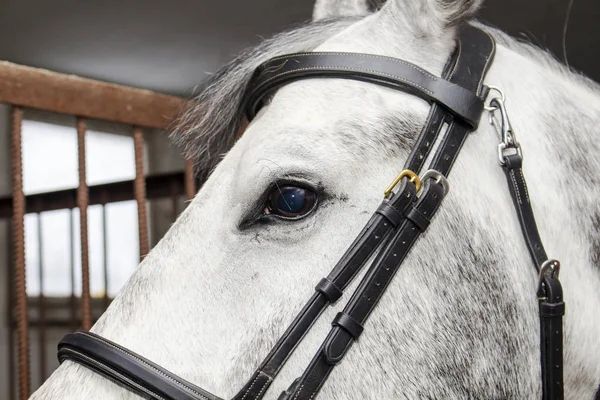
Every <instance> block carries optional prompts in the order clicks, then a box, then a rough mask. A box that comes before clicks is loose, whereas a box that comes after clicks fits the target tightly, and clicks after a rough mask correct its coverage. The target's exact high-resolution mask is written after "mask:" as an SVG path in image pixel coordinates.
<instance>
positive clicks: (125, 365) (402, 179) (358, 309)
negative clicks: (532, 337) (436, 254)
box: [58, 25, 564, 400]
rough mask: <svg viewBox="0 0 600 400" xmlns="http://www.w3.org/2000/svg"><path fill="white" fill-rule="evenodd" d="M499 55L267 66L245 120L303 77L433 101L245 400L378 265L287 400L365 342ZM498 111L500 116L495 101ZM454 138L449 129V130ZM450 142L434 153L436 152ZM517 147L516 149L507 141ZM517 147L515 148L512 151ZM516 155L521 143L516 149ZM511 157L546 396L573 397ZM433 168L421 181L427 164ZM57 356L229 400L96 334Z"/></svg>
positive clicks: (467, 45)
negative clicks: (437, 70) (530, 266)
mask: <svg viewBox="0 0 600 400" xmlns="http://www.w3.org/2000/svg"><path fill="white" fill-rule="evenodd" d="M494 52H495V44H494V41H493V39H492V38H491V37H490V36H489V35H488V34H487V33H486V32H484V31H482V30H480V29H478V28H475V27H473V26H470V25H468V26H465V27H464V28H463V29H462V30H461V31H460V33H459V40H458V43H457V46H456V49H455V50H454V52H453V54H452V56H451V57H450V59H449V60H448V62H447V64H446V66H445V68H444V71H443V74H442V77H437V76H434V75H432V74H430V73H429V72H427V71H425V70H423V69H422V68H420V67H418V66H416V65H413V64H411V63H408V62H406V61H403V60H398V59H394V58H390V57H383V56H378V55H370V54H355V53H318V52H311V53H299V54H291V55H286V56H281V57H276V58H273V59H271V60H269V61H267V62H265V63H264V64H262V65H261V66H260V67H259V68H258V69H257V71H256V73H255V75H254V78H253V80H252V81H251V83H250V84H249V87H248V90H247V95H246V102H245V112H246V115H247V116H248V119H249V120H252V118H253V117H254V116H255V114H256V113H257V111H258V109H259V108H260V107H261V105H262V103H263V102H264V101H265V98H266V97H267V96H268V95H271V94H273V92H274V91H275V90H277V89H278V88H279V87H281V86H283V85H285V84H287V83H290V82H294V81H298V80H300V79H309V78H343V79H353V80H360V81H365V82H370V83H374V84H378V85H383V86H386V87H390V88H393V89H397V90H401V91H404V92H409V93H411V94H414V95H416V96H419V97H421V98H423V99H425V100H427V101H429V102H430V103H431V109H430V112H429V115H428V118H427V121H426V122H425V125H424V126H423V128H422V131H421V133H420V135H419V137H418V139H417V142H416V145H415V146H414V148H413V149H412V151H411V153H410V155H409V157H408V160H407V161H406V164H405V166H404V169H403V171H402V172H401V173H400V174H399V176H398V177H397V179H396V180H395V181H394V182H393V183H392V185H390V187H389V188H388V189H387V190H386V191H385V198H384V200H383V202H382V203H381V205H380V206H379V207H378V208H377V210H376V211H375V213H374V214H373V216H372V217H371V218H370V220H369V221H368V223H367V224H366V225H365V227H364V228H363V229H362V231H361V232H360V234H359V235H358V236H357V238H356V239H355V240H354V242H353V243H352V245H351V246H350V247H349V248H348V250H347V251H346V252H345V253H344V255H343V256H342V257H341V259H340V260H339V261H338V263H337V264H336V265H335V267H334V268H333V270H332V271H331V272H330V273H329V275H328V276H327V277H326V278H323V279H321V280H320V281H319V282H318V284H317V285H316V287H315V293H314V294H313V295H312V297H311V298H310V299H309V300H308V302H307V303H306V304H305V305H304V307H303V308H302V310H301V311H300V312H299V313H298V315H297V316H296V318H295V319H294V321H293V322H292V323H291V325H290V326H289V327H288V329H287V330H286V331H285V333H284V334H283V335H282V336H281V338H280V339H279V340H278V341H277V343H276V344H275V346H274V347H273V348H272V349H271V351H270V353H269V354H268V355H267V356H266V358H265V359H264V360H263V362H262V363H261V364H260V366H259V367H258V368H257V369H256V371H255V372H254V374H253V375H252V376H251V377H250V379H249V380H248V382H247V383H246V385H245V386H244V387H243V388H242V389H241V390H240V391H239V393H238V394H237V395H235V396H234V398H233V399H234V400H257V399H261V398H262V397H263V396H264V395H265V393H266V391H267V389H268V388H269V386H270V384H271V383H272V382H273V379H275V377H276V376H277V374H278V373H279V371H280V370H281V368H282V366H283V365H284V364H285V362H286V361H287V359H288V358H289V356H290V355H291V353H292V352H293V351H294V349H295V348H296V347H297V346H298V344H299V343H300V341H301V340H302V338H303V337H304V336H305V335H306V333H307V332H308V331H309V330H310V328H311V326H312V325H313V323H314V322H315V321H316V320H317V319H318V318H319V316H320V315H321V313H322V312H323V311H324V310H325V308H326V307H327V306H328V305H330V304H333V303H335V302H336V301H337V300H338V299H339V298H340V297H341V296H342V293H343V290H344V289H345V288H346V287H347V286H348V284H349V283H350V282H351V281H352V279H353V278H354V277H355V276H356V275H357V274H358V272H359V271H360V270H361V269H362V268H363V267H364V266H365V265H366V264H367V261H368V260H369V259H370V258H371V257H372V256H373V255H375V254H376V253H377V254H376V256H375V258H374V260H373V262H372V263H371V264H370V266H369V269H368V271H367V272H366V274H365V275H364V277H363V279H362V281H361V282H360V284H359V285H358V288H357V289H356V290H355V292H354V294H353V295H352V297H351V299H350V300H349V301H348V303H347V304H346V306H345V308H344V310H343V311H342V312H340V313H338V314H337V316H336V317H335V318H334V320H333V321H332V329H331V331H330V332H329V334H328V336H327V337H326V339H325V340H324V342H323V344H322V345H321V347H320V348H319V349H318V351H317V352H316V354H315V356H314V357H313V359H312V360H311V362H310V364H309V365H308V367H307V368H306V370H305V371H304V373H303V374H302V376H301V377H299V378H298V379H296V380H295V381H294V382H293V383H292V384H291V386H290V387H289V389H288V390H287V391H285V392H283V393H282V394H281V395H280V397H279V398H280V399H281V400H300V399H305V400H307V399H313V398H314V397H315V396H316V394H317V393H318V392H319V390H320V389H321V387H322V385H323V383H324V382H325V380H326V379H327V377H328V376H329V374H330V373H331V371H332V370H333V368H334V367H335V366H336V365H337V364H338V363H339V362H340V361H341V360H342V359H343V357H344V355H345V354H346V353H347V351H348V349H349V348H350V346H351V345H352V343H353V342H354V341H356V340H357V339H358V338H359V337H360V335H361V333H362V331H363V327H364V325H365V324H366V322H367V319H368V317H369V315H370V314H371V312H372V311H373V309H374V308H375V307H376V305H377V303H378V301H379V299H380V298H381V296H382V295H383V293H384V292H385V290H386V288H387V286H388V285H389V283H390V282H391V281H392V279H393V277H394V275H395V274H396V272H397V271H398V269H399V268H400V265H401V264H402V261H403V260H404V259H405V257H406V256H407V254H408V253H409V251H410V249H411V248H412V246H413V245H414V243H415V242H416V241H417V239H418V238H419V236H420V235H421V234H422V233H423V232H424V231H425V230H427V228H428V226H429V224H430V222H431V220H432V218H433V216H434V215H435V213H436V211H437V210H438V209H439V207H440V205H441V203H442V200H443V199H444V196H445V195H446V193H447V192H448V182H447V180H446V178H447V177H448V174H449V173H450V170H451V168H452V165H453V163H454V161H455V160H456V158H457V156H458V154H459V152H460V149H461V148H462V145H463V143H464V141H465V139H466V137H467V136H468V134H469V133H470V132H471V131H473V130H475V129H477V126H478V123H479V120H480V118H481V115H482V113H483V111H484V100H485V98H486V97H487V95H488V92H489V88H488V87H486V86H484V85H483V79H484V77H485V75H486V72H487V70H488V68H489V66H490V64H491V62H492V59H493V57H494ZM491 106H492V108H493V107H496V108H497V109H498V108H500V106H501V104H499V103H498V101H496V104H495V105H494V104H493V102H492V104H491ZM445 126H446V127H447V129H446V130H445V131H444V129H443V128H444V127H445ZM436 142H439V145H438V146H436V150H435V151H434V152H433V153H432V149H433V148H434V143H436ZM507 143H508V146H509V147H511V142H507ZM505 147H506V146H505ZM512 147H513V150H514V149H515V148H516V149H517V150H518V146H516V145H514V143H513V144H512ZM504 150H510V149H506V148H503V149H501V152H500V154H501V157H503V158H501V160H502V161H503V162H502V167H503V169H504V171H505V173H506V177H507V181H508V185H509V188H510V193H511V195H512V198H513V201H514V205H515V208H516V210H517V215H518V218H519V222H520V223H521V227H522V231H523V235H524V237H525V240H526V243H527V247H528V249H529V251H530V253H531V257H532V259H533V263H534V266H535V268H536V270H537V271H538V272H539V283H538V299H539V317H540V353H541V371H542V391H543V396H542V398H543V399H545V400H560V399H562V398H563V371H562V368H563V362H562V316H563V315H564V302H563V299H562V288H561V285H560V282H559V281H558V269H559V264H558V261H556V260H549V259H548V257H547V256H546V253H545V251H544V248H543V246H542V242H541V239H540V236H539V233H538V230H537V227H536V223H535V219H534V215H533V210H532V208H531V204H530V202H529V196H528V194H527V187H526V184H525V179H524V175H523V171H522V169H521V164H522V155H521V153H520V152H519V151H507V152H506V153H504V152H503V151H504ZM428 159H431V162H430V164H429V166H428V170H427V171H426V172H424V173H423V174H421V176H420V177H419V173H421V171H422V170H423V169H424V164H425V162H426V160H428ZM58 357H59V360H60V361H61V362H63V361H65V360H70V361H74V362H76V363H79V364H82V365H84V366H86V367H88V368H90V369H91V370H93V371H95V372H97V373H99V374H102V375H104V376H105V377H107V378H109V379H111V380H113V381H114V382H116V383H118V384H120V385H122V386H124V387H126V388H127V389H129V390H131V391H133V392H135V393H137V394H138V395H140V396H142V397H145V398H149V399H177V400H198V399H203V400H220V399H219V398H218V397H217V396H215V395H212V394H210V393H208V392H207V391H205V390H203V389H201V388H199V387H196V386H195V385H193V384H191V383H189V382H186V381H185V380H183V379H181V378H179V377H177V376H176V375H174V374H172V373H170V372H168V371H166V370H165V369H164V368H162V367H160V366H158V365H156V364H154V363H152V362H151V361H149V360H147V359H145V358H144V357H142V356H140V355H137V354H135V353H133V352H131V351H130V350H128V349H126V348H123V347H121V346H119V345H118V344H116V343H113V342H111V341H108V340H106V339H104V338H102V337H100V336H98V335H95V334H93V333H91V332H84V331H78V332H76V333H73V334H69V335H67V336H65V337H64V338H63V339H62V341H61V342H60V343H59V345H58Z"/></svg>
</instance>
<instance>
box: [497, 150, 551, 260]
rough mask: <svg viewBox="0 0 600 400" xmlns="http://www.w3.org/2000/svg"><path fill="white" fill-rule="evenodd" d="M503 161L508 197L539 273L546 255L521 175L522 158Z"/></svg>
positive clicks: (509, 158) (546, 257)
mask: <svg viewBox="0 0 600 400" xmlns="http://www.w3.org/2000/svg"><path fill="white" fill-rule="evenodd" d="M505 161H506V162H505V164H504V166H503V170H504V173H505V175H506V180H507V182H508V188H509V190H510V195H511V197H512V199H513V204H514V206H515V210H516V211H517V217H518V218H519V223H520V225H521V230H522V231H523V237H524V238H525V243H526V244H527V248H528V249H529V254H531V258H532V259H533V264H534V266H535V268H536V270H537V271H538V272H539V270H540V268H541V266H542V264H543V263H544V261H546V260H547V259H548V256H547V255H546V250H544V245H543V244H542V239H541V237H540V233H539V232H538V228H537V224H536V222H535V216H534V214H533V208H532V207H531V201H530V199H529V191H528V190H527V183H526V182H525V175H523V157H521V156H520V155H518V154H512V155H508V156H506V157H505Z"/></svg>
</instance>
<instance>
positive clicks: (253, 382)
mask: <svg viewBox="0 0 600 400" xmlns="http://www.w3.org/2000/svg"><path fill="white" fill-rule="evenodd" d="M261 374H262V375H264V376H266V377H267V381H266V382H265V383H264V384H263V386H262V388H260V391H259V392H258V394H257V395H256V396H257V397H260V395H261V394H262V392H263V391H264V390H265V388H266V387H267V384H268V383H269V382H271V381H272V380H273V377H271V376H269V375H267V374H265V373H264V372H263V371H260V372H259V373H258V375H256V378H254V380H253V381H252V384H251V385H250V386H249V387H248V389H247V390H246V392H245V393H244V396H243V397H242V400H244V399H245V398H246V396H248V393H250V390H252V388H253V387H254V384H255V383H256V381H257V380H258V378H259V377H260V375H261Z"/></svg>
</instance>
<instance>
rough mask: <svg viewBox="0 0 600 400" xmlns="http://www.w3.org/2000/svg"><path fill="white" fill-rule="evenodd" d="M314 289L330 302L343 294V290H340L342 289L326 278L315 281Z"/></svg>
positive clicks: (333, 301)
mask: <svg viewBox="0 0 600 400" xmlns="http://www.w3.org/2000/svg"><path fill="white" fill-rule="evenodd" d="M315 290H316V291H317V292H319V293H322V294H323V296H325V298H326V299H327V300H328V301H329V302H330V303H332V304H333V303H335V302H336V301H338V299H339V298H340V297H342V294H344V292H342V290H341V289H340V288H339V287H337V285H336V284H335V283H333V282H331V281H330V280H329V279H327V278H323V279H321V280H320V281H319V283H317V286H315Z"/></svg>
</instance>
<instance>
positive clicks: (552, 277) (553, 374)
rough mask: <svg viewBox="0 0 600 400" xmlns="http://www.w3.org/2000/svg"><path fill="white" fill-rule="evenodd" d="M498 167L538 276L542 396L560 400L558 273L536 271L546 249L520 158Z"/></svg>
mask: <svg viewBox="0 0 600 400" xmlns="http://www.w3.org/2000/svg"><path fill="white" fill-rule="evenodd" d="M504 160H505V163H504V165H503V166H502V167H503V169H504V173H505V175H506V180H507V182H508V187H509V191H510V195H511V197H512V200H513V204H514V206H515V210H516V211H517V217H518V219H519V223H520V225H521V231H522V232H523V237H524V238H525V243H526V244H527V249H528V250H529V254H530V255H531V259H532V260H533V265H534V267H535V269H536V270H537V271H538V273H540V274H542V276H541V277H540V287H539V288H538V298H539V304H538V307H539V317H540V361H541V370H542V399H543V400H562V399H563V397H564V389H563V333H562V332H563V327H562V323H563V316H564V315H565V303H564V301H563V293H562V286H561V284H560V281H559V280H558V274H553V273H552V271H551V272H550V273H548V274H547V273H546V272H545V271H543V270H542V271H540V269H541V267H542V265H543V264H544V263H545V262H546V261H547V260H548V256H547V255H546V250H545V249H544V245H543V244H542V239H541V237H540V233H539V231H538V228H537V224H536V222H535V215H534V214H533V208H532V206H531V199H530V198H529V191H528V190H527V183H526V182H525V175H524V174H523V157H522V156H521V155H520V154H518V153H517V154H511V155H507V156H505V158H504Z"/></svg>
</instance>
